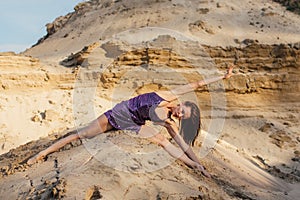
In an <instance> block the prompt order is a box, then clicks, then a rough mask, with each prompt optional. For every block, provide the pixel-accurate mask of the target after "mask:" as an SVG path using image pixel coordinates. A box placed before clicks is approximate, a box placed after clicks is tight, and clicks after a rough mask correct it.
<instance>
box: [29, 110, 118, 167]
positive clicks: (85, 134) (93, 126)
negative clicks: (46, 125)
mask: <svg viewBox="0 0 300 200" xmlns="http://www.w3.org/2000/svg"><path fill="white" fill-rule="evenodd" d="M112 128H113V127H112V126H111V125H110V124H109V122H108V120H107V118H106V116H105V115H104V114H102V115H100V116H99V117H98V118H97V119H95V120H94V121H92V122H91V123H90V124H89V125H88V126H86V127H84V128H83V129H81V130H80V131H79V132H78V133H74V134H72V135H69V136H67V137H65V138H62V139H60V140H58V141H57V142H55V143H54V144H52V145H51V146H50V147H48V148H47V149H45V150H43V151H41V152H40V153H38V154H37V155H35V156H34V157H32V158H30V159H29V160H28V161H27V164H29V165H31V164H33V163H35V162H37V161H38V160H41V159H43V158H44V157H45V156H46V155H48V154H50V153H52V152H55V151H57V150H59V149H60V148H62V147H63V146H65V145H66V144H68V143H70V142H72V141H74V140H77V139H79V138H92V137H94V136H96V135H98V134H100V133H104V132H106V131H109V130H111V129H112Z"/></svg>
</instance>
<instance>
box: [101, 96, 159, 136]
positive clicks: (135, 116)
mask: <svg viewBox="0 0 300 200" xmlns="http://www.w3.org/2000/svg"><path fill="white" fill-rule="evenodd" d="M162 101H164V99H163V98H161V97H160V96H158V95H157V94H156V93H155V92H152V93H146V94H142V95H139V96H137V97H134V98H131V99H129V100H127V101H122V102H121V103H118V104H117V105H116V106H115V107H113V108H112V109H111V110H108V111H107V112H105V113H104V115H105V116H106V117H107V119H108V122H109V123H110V124H111V125H112V126H113V127H114V128H115V129H118V130H131V131H134V132H136V133H138V132H139V130H140V129H141V126H142V125H144V124H145V121H146V120H151V121H154V122H157V121H161V120H160V119H159V118H158V117H157V115H156V114H155V112H154V110H155V108H156V107H157V106H158V105H159V104H160V103H161V102H162Z"/></svg>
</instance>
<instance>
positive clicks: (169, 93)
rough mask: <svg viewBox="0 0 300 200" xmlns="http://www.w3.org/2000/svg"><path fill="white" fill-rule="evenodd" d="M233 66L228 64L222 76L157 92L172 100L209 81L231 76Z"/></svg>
mask: <svg viewBox="0 0 300 200" xmlns="http://www.w3.org/2000/svg"><path fill="white" fill-rule="evenodd" d="M233 67H234V66H230V67H229V68H228V70H227V72H226V73H225V74H224V75H223V76H218V77H213V78H208V79H205V80H201V81H196V82H193V83H189V84H186V85H183V86H179V87H177V88H174V89H172V90H171V91H158V92H157V94H158V95H159V96H161V97H162V98H164V99H166V100H167V101H173V100H175V99H177V98H178V96H180V95H183V94H186V93H189V92H192V91H194V90H196V89H197V88H199V87H202V86H205V85H209V84H211V83H214V82H217V81H220V80H222V79H228V78H230V77H231V76H232V70H233Z"/></svg>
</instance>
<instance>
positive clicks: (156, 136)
mask: <svg viewBox="0 0 300 200" xmlns="http://www.w3.org/2000/svg"><path fill="white" fill-rule="evenodd" d="M139 136H141V137H144V138H147V139H149V140H150V141H152V142H155V143H158V144H159V145H160V146H162V147H163V148H164V149H165V151H167V152H168V153H169V154H170V155H171V156H172V157H174V158H176V159H179V160H181V161H182V162H184V163H185V164H186V165H188V166H190V167H192V168H193V169H197V170H199V171H200V172H201V173H202V174H203V175H204V176H206V177H209V178H210V177H211V176H210V174H209V173H208V172H207V171H206V170H205V169H204V168H203V166H202V165H201V164H200V163H199V162H195V161H194V160H193V159H191V158H190V157H189V156H187V155H186V153H185V152H184V151H183V150H182V149H181V148H177V147H175V146H174V145H173V144H171V143H170V142H169V140H167V139H166V138H165V137H164V136H163V135H162V134H161V133H159V132H158V131H156V130H155V129H153V128H151V127H149V126H145V125H144V126H142V128H141V130H140V132H139Z"/></svg>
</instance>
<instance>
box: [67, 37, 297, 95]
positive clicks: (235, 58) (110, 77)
mask: <svg viewBox="0 0 300 200" xmlns="http://www.w3.org/2000/svg"><path fill="white" fill-rule="evenodd" d="M162 44H163V45H162ZM147 45H148V46H147V47H134V46H132V45H130V44H126V43H123V44H118V43H111V44H110V48H108V49H107V47H106V45H104V44H102V45H101V46H100V45H98V46H97V47H95V45H94V44H92V45H91V46H89V47H86V48H85V49H83V50H82V51H81V52H79V53H76V54H75V55H74V56H70V57H69V58H70V59H69V61H68V62H69V63H75V64H74V65H68V66H69V67H70V66H71V67H72V66H78V64H80V63H84V64H82V65H81V66H83V67H88V68H90V69H94V70H93V73H98V76H97V77H98V78H99V77H101V84H100V85H102V86H103V87H105V88H110V89H111V88H113V87H114V86H115V85H116V84H118V83H119V81H120V80H121V79H122V78H124V74H126V75H127V76H128V74H131V75H132V79H130V80H131V81H132V84H131V86H132V87H136V88H140V87H143V84H144V81H145V80H144V79H145V76H148V77H149V78H150V79H151V78H152V79H153V81H152V82H151V83H152V84H160V85H164V86H166V87H169V88H170V87H174V86H176V85H178V84H184V81H186V82H191V81H195V80H199V79H202V78H203V77H205V76H206V75H207V74H210V73H213V72H214V71H215V70H217V71H219V72H221V71H223V72H224V71H225V70H226V69H227V67H228V65H230V64H234V65H236V69H235V73H236V75H235V76H234V77H233V78H232V79H230V80H228V81H226V82H225V83H226V84H225V89H226V90H228V91H234V92H236V93H251V92H262V91H263V90H265V89H266V90H274V91H278V92H288V93H297V92H299V90H300V82H299V81H298V80H299V76H300V73H299V67H300V61H299V57H300V50H299V47H298V46H299V45H298V44H280V45H266V44H259V43H251V44H249V45H247V46H245V47H227V48H224V47H212V46H204V45H203V46H202V49H200V50H199V46H198V45H194V46H193V44H192V42H187V41H185V42H182V41H179V40H176V39H175V38H172V37H170V36H159V37H158V38H157V39H155V40H153V41H152V42H150V43H148V44H147ZM89 49H90V50H89ZM100 49H101V51H100ZM110 49H118V53H117V54H115V55H114V56H108V57H107V55H108V53H107V52H109V51H110ZM183 49H184V50H185V51H182V50H183ZM88 50H89V51H88ZM78 55H81V56H78ZM83 55H84V56H83ZM94 57H99V59H98V60H96V61H95V60H93V59H92V58H94ZM102 58H106V59H108V58H109V59H110V62H108V63H109V64H107V65H106V66H104V69H102V68H101V69H100V68H99V65H100V63H101V62H102V61H103V59H102ZM63 62H64V61H63ZM176 70H177V71H176ZM97 71H98V72H97ZM179 71H180V72H179ZM223 72H222V73H223ZM86 73H87V74H88V73H90V72H89V70H87V71H86ZM181 75H183V76H184V77H185V79H186V80H182V79H181V80H180V79H178V80H176V77H178V76H181ZM211 76H212V75H211ZM133 83H134V84H133ZM131 86H128V87H131ZM124 87H125V86H124ZM204 90H207V89H204Z"/></svg>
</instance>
